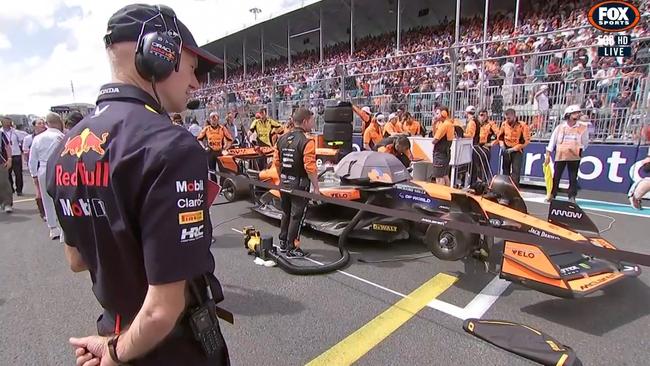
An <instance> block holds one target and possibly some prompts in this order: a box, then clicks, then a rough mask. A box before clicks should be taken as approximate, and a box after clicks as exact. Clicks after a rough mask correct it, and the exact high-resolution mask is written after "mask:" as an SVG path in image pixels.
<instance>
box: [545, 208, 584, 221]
mask: <svg viewBox="0 0 650 366" xmlns="http://www.w3.org/2000/svg"><path fill="white" fill-rule="evenodd" d="M551 215H553V216H562V217H566V218H569V219H581V218H582V213H580V212H573V211H567V210H560V209H557V208H554V209H552V210H551Z"/></svg>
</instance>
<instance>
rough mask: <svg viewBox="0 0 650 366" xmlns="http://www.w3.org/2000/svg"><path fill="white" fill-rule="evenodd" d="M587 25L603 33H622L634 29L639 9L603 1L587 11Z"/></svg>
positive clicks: (625, 4)
mask: <svg viewBox="0 0 650 366" xmlns="http://www.w3.org/2000/svg"><path fill="white" fill-rule="evenodd" d="M587 18H588V19H589V23H591V25H593V26H594V27H596V28H597V29H599V30H601V31H603V32H622V31H626V30H628V29H632V28H634V27H636V25H637V24H638V23H639V20H640V19H641V14H640V13H639V9H638V8H637V7H636V6H634V5H633V4H630V3H627V2H624V1H603V2H602V3H598V4H596V5H594V6H593V7H592V8H591V9H589V15H588V17H587Z"/></svg>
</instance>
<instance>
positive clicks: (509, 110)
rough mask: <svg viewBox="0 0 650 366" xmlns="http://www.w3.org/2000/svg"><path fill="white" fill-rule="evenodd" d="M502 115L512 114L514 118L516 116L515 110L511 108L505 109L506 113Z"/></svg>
mask: <svg viewBox="0 0 650 366" xmlns="http://www.w3.org/2000/svg"><path fill="white" fill-rule="evenodd" d="M503 113H505V114H514V115H515V116H516V115H517V112H515V110H514V109H512V108H508V109H506V111H505V112H503Z"/></svg>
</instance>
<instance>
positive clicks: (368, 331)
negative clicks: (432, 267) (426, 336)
mask: <svg viewBox="0 0 650 366" xmlns="http://www.w3.org/2000/svg"><path fill="white" fill-rule="evenodd" d="M456 281H458V278H456V277H454V276H450V275H448V274H445V273H438V274H437V275H435V276H434V277H433V278H432V279H430V280H428V281H427V282H425V283H424V284H423V285H422V286H420V287H418V288H417V289H416V290H415V291H413V292H411V293H410V294H409V295H408V296H406V297H405V298H403V299H401V300H399V301H398V302H397V303H395V305H392V306H391V307H390V308H388V309H387V310H386V311H384V312H383V313H381V314H380V315H378V316H377V317H376V318H374V319H373V320H371V321H370V322H368V323H367V324H365V325H364V326H362V327H361V328H359V329H358V330H356V331H355V332H354V333H352V334H350V335H349V336H347V337H346V338H345V339H343V340H342V341H340V342H339V343H337V344H336V345H335V346H333V347H332V348H330V349H329V350H327V351H325V352H324V353H322V354H321V355H320V356H318V357H316V358H315V359H313V360H312V361H311V362H309V363H308V364H307V365H309V366H318V365H351V364H353V363H354V362H356V361H357V360H359V359H360V358H361V357H363V356H364V355H365V354H366V353H368V352H369V351H370V350H372V349H373V348H375V347H376V346H377V345H378V344H379V343H381V342H382V341H383V340H384V339H386V338H387V337H388V336H389V335H391V334H392V333H393V332H395V331H396V330H397V329H399V328H400V327H401V326H402V325H404V324H405V323H406V322H407V321H409V320H410V319H411V318H412V317H414V316H415V315H416V314H417V313H418V312H419V311H420V310H422V309H423V308H424V307H425V306H426V305H427V303H428V302H429V301H431V300H432V299H435V298H436V297H437V296H439V295H440V294H442V293H443V292H445V291H446V290H447V289H448V288H449V287H451V286H452V285H453V284H454V283H455V282H456Z"/></svg>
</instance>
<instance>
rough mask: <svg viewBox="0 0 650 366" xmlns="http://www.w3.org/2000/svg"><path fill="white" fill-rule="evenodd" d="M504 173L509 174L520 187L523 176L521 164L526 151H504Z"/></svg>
mask: <svg viewBox="0 0 650 366" xmlns="http://www.w3.org/2000/svg"><path fill="white" fill-rule="evenodd" d="M502 157H503V164H502V165H501V167H502V168H503V174H504V175H509V176H510V177H511V178H512V181H513V182H514V183H515V185H516V186H517V187H519V179H520V178H521V164H522V162H523V160H524V159H523V157H524V153H522V152H521V151H513V152H511V153H509V154H508V153H506V152H505V151H504V152H503V153H502Z"/></svg>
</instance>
